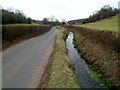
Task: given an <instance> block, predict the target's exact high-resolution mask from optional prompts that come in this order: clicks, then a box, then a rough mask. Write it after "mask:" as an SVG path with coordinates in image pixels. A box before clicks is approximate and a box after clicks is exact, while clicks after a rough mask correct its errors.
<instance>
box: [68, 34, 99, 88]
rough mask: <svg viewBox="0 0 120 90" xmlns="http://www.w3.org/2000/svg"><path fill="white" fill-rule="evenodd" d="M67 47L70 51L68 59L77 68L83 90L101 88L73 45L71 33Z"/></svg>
mask: <svg viewBox="0 0 120 90" xmlns="http://www.w3.org/2000/svg"><path fill="white" fill-rule="evenodd" d="M66 46H67V49H68V57H69V58H70V60H71V61H72V63H73V64H74V67H75V74H76V76H77V78H78V81H79V83H80V85H81V87H82V88H101V86H100V83H99V82H97V81H96V80H95V79H94V78H93V77H92V76H91V75H90V73H89V70H88V68H87V64H86V63H85V61H84V59H82V58H81V57H80V55H79V54H78V52H77V50H76V49H75V48H74V44H73V33H72V32H69V35H68V38H67V39H66Z"/></svg>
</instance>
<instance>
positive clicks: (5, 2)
mask: <svg viewBox="0 0 120 90" xmlns="http://www.w3.org/2000/svg"><path fill="white" fill-rule="evenodd" d="M118 2H119V0H0V4H1V5H2V7H3V8H5V9H6V8H8V7H12V8H14V9H19V10H21V11H23V12H24V13H25V15H26V16H27V17H31V18H32V19H37V20H42V19H43V18H44V17H50V16H55V17H56V18H57V19H58V20H61V19H63V18H64V19H66V20H67V21H68V20H73V19H82V18H87V17H89V15H91V14H93V12H94V11H96V10H99V9H100V8H101V7H103V6H104V5H110V6H112V7H115V8H118Z"/></svg>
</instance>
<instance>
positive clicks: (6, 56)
mask: <svg viewBox="0 0 120 90" xmlns="http://www.w3.org/2000/svg"><path fill="white" fill-rule="evenodd" d="M58 31H59V30H58V29H56V28H55V27H53V28H52V30H51V31H49V32H47V33H45V34H44V35H41V36H37V37H34V38H32V39H29V40H27V41H24V42H22V43H19V44H17V45H14V46H12V47H10V48H8V49H6V50H5V51H3V58H2V70H3V71H2V82H3V83H2V88H36V87H37V86H38V84H39V83H40V80H41V76H42V74H43V72H44V70H45V67H46V65H47V63H48V58H49V56H50V55H51V53H52V50H53V46H54V41H55V36H56V34H57V32H58Z"/></svg>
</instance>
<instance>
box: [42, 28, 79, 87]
mask: <svg viewBox="0 0 120 90" xmlns="http://www.w3.org/2000/svg"><path fill="white" fill-rule="evenodd" d="M45 77H46V80H45V82H44V83H43V85H42V87H43V88H80V85H79V84H78V81H77V78H76V76H75V74H74V71H73V65H72V63H71V62H70V60H69V59H68V56H67V50H66V47H65V41H64V39H63V30H61V31H60V32H59V34H58V35H57V37H56V44H55V50H54V54H53V56H52V57H51V63H50V65H49V66H48V70H47V73H46V74H45Z"/></svg>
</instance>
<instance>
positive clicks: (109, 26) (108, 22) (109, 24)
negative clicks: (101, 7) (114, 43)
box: [75, 15, 118, 32]
mask: <svg viewBox="0 0 120 90" xmlns="http://www.w3.org/2000/svg"><path fill="white" fill-rule="evenodd" d="M75 26H81V27H85V28H90V29H96V30H111V31H115V32H117V31H118V15H116V16H113V17H111V18H107V19H103V20H100V21H97V22H93V23H88V24H83V25H75Z"/></svg>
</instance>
